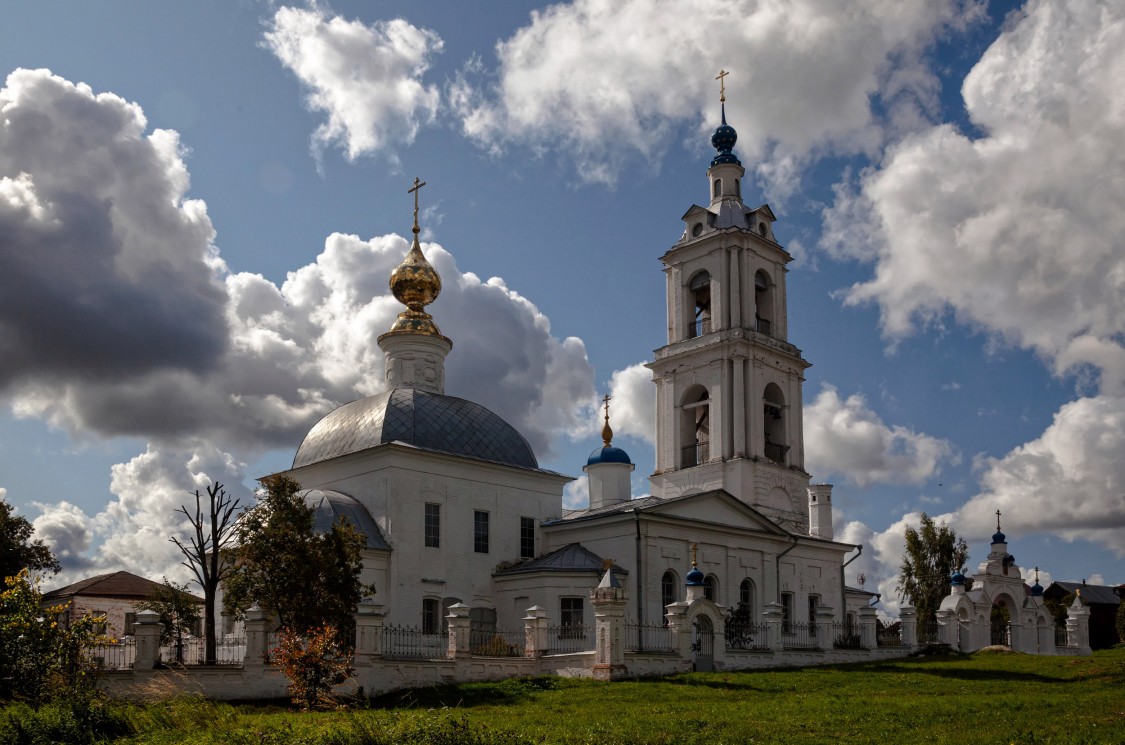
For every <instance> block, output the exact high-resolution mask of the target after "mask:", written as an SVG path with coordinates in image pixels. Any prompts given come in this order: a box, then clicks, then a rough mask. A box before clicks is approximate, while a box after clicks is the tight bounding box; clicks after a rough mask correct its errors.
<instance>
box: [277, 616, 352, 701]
mask: <svg viewBox="0 0 1125 745" xmlns="http://www.w3.org/2000/svg"><path fill="white" fill-rule="evenodd" d="M273 660H274V662H276V663H277V664H278V666H279V667H280V668H281V671H282V672H284V673H285V677H287V678H289V695H290V696H292V697H293V703H295V704H297V705H298V706H300V707H301V708H302V709H327V708H333V707H335V706H336V705H337V700H336V697H335V696H334V695H333V694H332V688H333V687H334V686H337V685H339V684H341V683H343V682H344V681H345V680H347V679H348V678H350V677H351V676H352V675H355V669H354V668H353V667H352V654H351V652H349V651H346V650H342V649H341V645H340V643H339V640H338V638H337V632H336V629H335V628H333V627H332V626H321V627H319V628H314V629H309V631H308V633H307V634H296V633H293V632H291V631H284V632H282V634H281V641H280V643H279V644H278V645H277V649H275V650H274V651H273Z"/></svg>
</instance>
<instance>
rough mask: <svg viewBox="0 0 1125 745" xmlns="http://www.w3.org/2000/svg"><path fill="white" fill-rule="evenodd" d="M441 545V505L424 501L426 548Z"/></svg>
mask: <svg viewBox="0 0 1125 745" xmlns="http://www.w3.org/2000/svg"><path fill="white" fill-rule="evenodd" d="M440 547H441V505H440V504H434V503H432V502H426V548H440Z"/></svg>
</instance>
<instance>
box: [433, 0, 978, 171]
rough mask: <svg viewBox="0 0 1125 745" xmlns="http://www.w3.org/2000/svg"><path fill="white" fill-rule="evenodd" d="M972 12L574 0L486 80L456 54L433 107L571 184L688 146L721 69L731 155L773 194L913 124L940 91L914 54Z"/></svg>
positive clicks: (518, 41)
mask: <svg viewBox="0 0 1125 745" xmlns="http://www.w3.org/2000/svg"><path fill="white" fill-rule="evenodd" d="M979 15H980V7H979V5H978V4H977V3H975V2H958V1H957V0H907V1H904V2H896V3H892V4H888V3H885V2H880V1H878V0H865V1H864V2H851V3H825V2H819V1H818V0H794V1H793V2H789V3H786V4H785V5H784V6H781V5H774V4H770V3H759V2H756V1H755V0H729V1H728V2H711V1H710V0H688V1H685V0H620V1H619V2H600V1H598V0H575V1H574V2H569V3H559V4H557V5H552V6H550V7H548V8H546V9H545V10H542V11H538V10H537V11H533V12H532V16H531V21H530V23H529V24H528V25H526V26H524V27H523V28H520V29H519V30H517V31H516V32H515V33H514V34H513V35H512V36H511V37H510V38H508V39H505V40H502V41H501V42H499V43H498V44H497V47H496V54H497V57H498V58H499V68H498V70H495V71H489V70H486V69H485V65H484V62H483V61H482V60H481V59H479V58H477V59H474V60H472V61H471V62H470V63H469V64H467V65H466V66H465V69H464V70H463V71H462V73H461V74H460V75H459V77H458V79H457V80H456V81H455V82H454V83H453V84H452V85H451V86H450V89H449V101H450V105H451V106H452V107H453V109H454V110H455V111H456V112H457V113H458V114H459V115H460V117H461V121H462V128H463V131H464V133H465V134H466V135H467V136H468V137H470V138H472V139H474V140H476V141H477V142H478V143H480V144H481V145H483V146H485V147H486V148H488V149H490V150H494V151H498V150H500V149H503V148H506V147H508V146H513V147H521V148H528V149H530V151H531V152H533V153H536V154H542V153H544V152H546V151H547V150H549V149H554V150H557V151H561V152H563V153H565V154H566V155H567V156H569V157H570V158H572V159H573V161H574V163H575V165H576V167H577V170H578V173H579V174H580V176H581V177H582V178H583V179H584V180H587V181H594V182H604V183H613V182H615V181H616V179H617V177H618V175H619V173H620V171H621V169H622V168H623V167H624V166H625V165H626V164H627V163H628V164H634V165H635V164H637V163H640V162H643V161H646V160H647V161H650V162H653V163H655V162H656V161H657V159H658V158H659V155H660V154H661V153H662V152H663V150H664V149H665V148H666V147H667V146H668V144H669V142H670V141H671V140H672V139H673V138H674V136H675V135H676V133H677V130H681V129H682V128H683V127H684V126H687V127H688V128H690V129H692V130H694V133H693V134H692V142H693V143H696V142H702V140H701V138H699V135H700V134H702V133H703V132H704V131H706V130H707V129H709V128H714V126H715V125H716V123H717V119H718V111H717V108H718V106H717V103H718V102H717V101H716V100H715V99H716V98H717V93H718V91H717V90H715V88H716V83H715V81H713V80H712V78H714V77H715V75H716V73H717V72H718V71H719V69H720V68H725V69H727V70H730V71H731V75H730V77H729V78H727V99H728V100H727V107H728V108H727V111H728V119H729V121H730V122H731V123H732V124H733V125H734V126H735V127H736V128H737V129H738V132H739V148H740V152H741V153H743V155H744V157H746V158H747V159H749V161H750V165H751V166H753V165H754V164H756V163H759V162H760V163H761V164H762V171H761V172H760V175H761V176H762V177H763V178H765V179H767V180H769V181H771V182H772V183H773V184H774V185H775V187H776V188H778V189H781V190H785V189H788V188H792V187H793V183H792V182H793V181H794V180H795V179H796V178H797V177H798V173H799V168H798V164H799V161H801V160H802V159H804V158H806V157H808V156H809V155H810V154H812V153H815V152H818V151H820V150H823V149H839V150H841V151H844V152H870V151H872V150H874V149H877V148H878V147H879V146H880V144H881V142H882V139H883V136H884V135H883V130H884V128H890V129H891V130H892V131H897V130H899V129H901V128H903V127H910V126H917V125H916V120H921V121H923V122H924V121H927V120H928V119H929V118H930V116H931V115H932V112H933V111H934V110H935V109H936V105H937V103H936V92H937V90H938V88H940V86H939V85H938V83H937V80H936V77H935V76H934V75H933V74H932V72H931V71H930V70H929V69H928V66H927V65H926V63H925V61H924V52H925V50H926V49H927V48H928V46H929V44H930V43H931V42H932V40H933V38H934V35H935V34H936V33H937V32H938V31H939V30H940V29H943V28H952V27H961V26H963V25H965V24H967V23H969V22H971V21H972V20H973V19H974V18H977V17H979ZM672 18H680V19H685V22H683V23H677V22H671V21H670V19H672ZM892 69H893V70H894V73H893V74H891V73H890V70H892ZM876 99H878V100H879V101H880V103H881V104H882V106H883V107H884V108H885V109H886V110H887V112H888V116H887V117H886V119H883V118H881V117H880V116H879V115H877V114H876V113H875V112H874V107H873V101H874V100H876Z"/></svg>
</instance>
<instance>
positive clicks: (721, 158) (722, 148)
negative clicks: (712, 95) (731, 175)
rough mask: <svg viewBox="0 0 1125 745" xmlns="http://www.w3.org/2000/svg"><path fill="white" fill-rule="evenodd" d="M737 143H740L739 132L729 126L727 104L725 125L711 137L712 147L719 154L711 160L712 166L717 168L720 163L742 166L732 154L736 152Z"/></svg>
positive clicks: (724, 108)
mask: <svg viewBox="0 0 1125 745" xmlns="http://www.w3.org/2000/svg"><path fill="white" fill-rule="evenodd" d="M736 142H738V132H735V131H734V127H732V126H730V125H729V124H727V107H726V104H723V123H722V124H720V125H719V127H718V129H716V130H715V133H714V134H712V135H711V146H712V147H713V148H715V150H717V151H718V153H719V154H718V155H716V156H715V157H714V158H712V159H711V165H712V166H717V165H719V164H720V163H734V164H736V165H742V162H741V161H740V160H739V159H738V158H737V157H736V156H735V155H734V153H732V152H731V151H732V150H734V143H736Z"/></svg>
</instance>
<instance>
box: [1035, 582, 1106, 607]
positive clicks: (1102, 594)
mask: <svg viewBox="0 0 1125 745" xmlns="http://www.w3.org/2000/svg"><path fill="white" fill-rule="evenodd" d="M1055 586H1058V587H1061V588H1062V589H1063V590H1065V592H1062V593H1058V592H1057V591H1051V590H1052V588H1054V587H1055ZM1075 590H1082V599H1083V600H1084V601H1086V604H1087V605H1089V604H1090V603H1105V604H1106V605H1120V604H1121V598H1119V597H1118V596H1117V594H1116V593H1114V591H1113V588H1112V587H1106V586H1105V585H1084V584H1082V583H1081V582H1052V583H1051V584H1050V586H1049V587H1047V589H1046V590H1044V591H1043V594H1044V595H1046V594H1047V593H1048V592H1049V591H1051V594H1052V595H1055V594H1058V595H1059V596H1060V597H1061V596H1063V595H1069V594H1070V593H1072V592H1074V591H1075Z"/></svg>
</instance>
